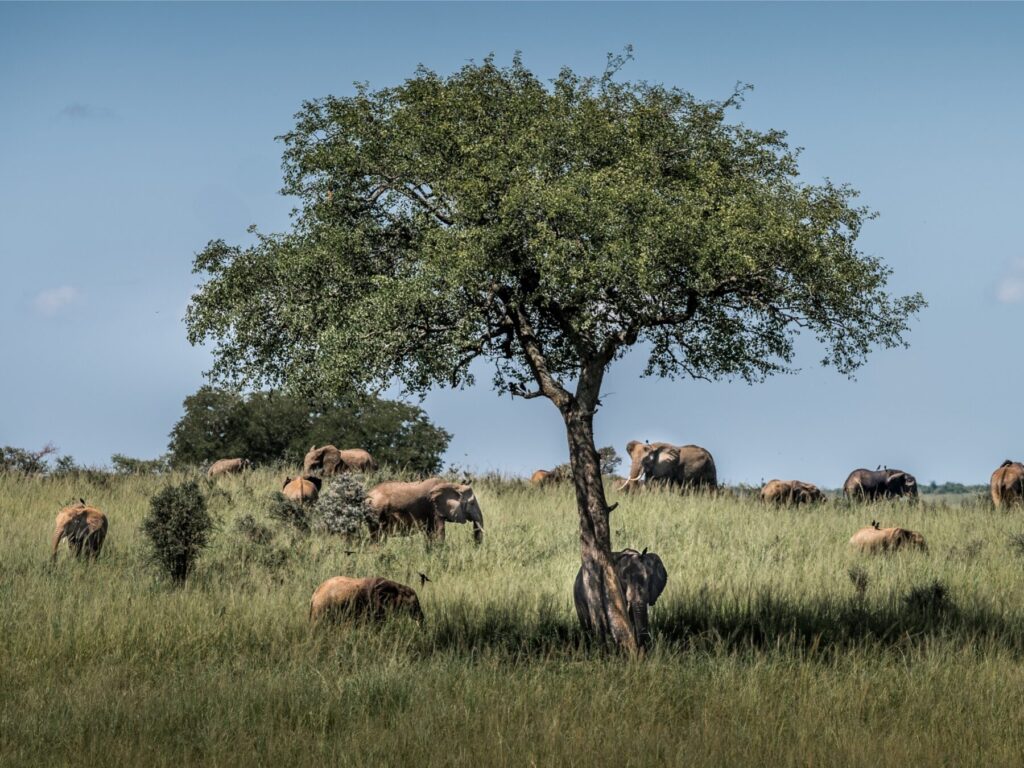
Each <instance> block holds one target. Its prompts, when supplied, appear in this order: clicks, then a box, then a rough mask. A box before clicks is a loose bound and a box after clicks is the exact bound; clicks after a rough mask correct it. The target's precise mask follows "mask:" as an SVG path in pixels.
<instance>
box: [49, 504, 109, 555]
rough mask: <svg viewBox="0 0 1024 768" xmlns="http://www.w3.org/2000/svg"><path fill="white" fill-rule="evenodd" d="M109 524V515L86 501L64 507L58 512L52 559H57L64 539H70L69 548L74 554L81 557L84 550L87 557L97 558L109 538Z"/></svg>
mask: <svg viewBox="0 0 1024 768" xmlns="http://www.w3.org/2000/svg"><path fill="white" fill-rule="evenodd" d="M107 525H108V524H107V516H106V515H105V514H103V513H102V512H100V511H99V510H98V509H96V507H91V506H89V505H88V504H86V503H85V502H84V501H80V502H79V503H78V504H72V505H71V506H69V507H64V509H62V510H61V511H60V512H58V513H57V521H56V524H55V525H54V530H53V542H52V550H53V552H52V557H51V559H52V560H56V559H57V548H58V547H59V546H60V543H61V541H63V540H64V539H67V540H68V549H69V550H70V552H71V554H72V555H73V556H75V557H81V555H82V552H83V551H84V552H85V556H86V558H93V559H95V558H96V557H98V556H99V554H100V550H101V549H103V541H104V539H106V538H107Z"/></svg>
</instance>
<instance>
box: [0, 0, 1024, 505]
mask: <svg viewBox="0 0 1024 768" xmlns="http://www.w3.org/2000/svg"><path fill="white" fill-rule="evenodd" d="M427 28H430V29H432V33H431V35H429V36H425V35H423V34H422V31H423V30H424V29H427ZM1022 36H1024V5H1021V4H984V5H960V4H920V5H919V4H799V3H797V4H717V3H690V4H658V3H655V4H624V3H602V4H599V5H596V4H595V5H587V4H577V3H555V4H544V5H535V4H525V5H520V4H503V3H494V4H461V3H436V4H434V3H432V4H416V3H411V4H405V3H388V4H376V5H371V4H298V5H283V4H273V3H267V4H140V5H134V4H123V5H122V4H109V5H108V4H91V3H82V4H74V5H71V4H68V5H42V4H39V5H36V4H13V3H8V4H0V97H2V98H3V103H5V104H6V105H7V113H6V117H7V119H6V120H5V121H4V122H3V123H2V124H0V139H2V140H0V147H2V149H0V205H2V206H3V210H4V211H5V226H4V227H3V228H0V262H2V264H3V265H4V268H5V275H6V277H7V279H6V280H5V281H4V284H3V286H2V287H0V313H2V314H0V325H2V328H3V332H2V338H3V351H4V355H5V359H6V361H7V363H8V370H7V376H5V377H4V378H3V379H2V380H0V402H3V403H4V407H3V408H2V409H0V445H12V446H16V447H20V448H25V449H30V450H36V449H38V448H40V447H41V446H42V445H43V444H44V443H46V442H53V443H54V444H56V445H57V446H59V448H60V453H62V454H70V455H72V456H74V457H75V459H76V460H77V461H80V462H82V463H84V464H91V465H101V464H104V463H106V462H109V457H110V456H111V455H112V454H114V453H122V454H125V455H129V456H132V457H138V458H154V457H156V456H159V455H161V454H162V453H163V452H164V451H165V450H166V446H167V442H168V433H169V432H170V430H171V427H172V426H173V424H174V422H175V421H176V420H177V419H178V418H180V416H181V414H182V408H181V403H182V401H183V399H184V398H185V397H186V396H188V395H190V394H192V393H193V392H195V391H196V390H197V389H198V388H199V386H201V385H202V384H203V383H204V379H203V376H202V373H203V371H204V370H205V369H207V368H209V367H210V364H211V359H212V358H211V354H210V351H209V350H208V349H205V348H192V347H190V346H189V345H188V343H187V341H186V338H185V328H184V325H183V323H182V317H183V315H184V311H185V307H186V306H187V305H188V301H189V297H190V296H191V294H192V292H193V291H194V290H195V288H196V285H197V276H196V275H193V274H192V273H191V262H192V257H193V255H194V254H195V253H196V252H197V251H199V250H200V249H201V248H202V247H203V246H204V245H205V244H206V242H208V241H209V240H211V239H214V238H223V239H225V240H226V241H227V242H229V243H239V244H245V243H248V242H251V238H252V235H250V234H248V233H247V231H246V229H247V227H248V226H249V225H251V224H255V225H256V226H257V227H258V228H259V230H260V231H261V232H268V233H269V232H280V231H284V230H286V229H287V227H288V225H289V217H288V213H289V210H290V208H291V207H292V206H293V205H294V201H293V200H290V199H287V198H284V197H282V196H280V195H279V194H278V190H279V188H280V186H281V173H280V160H281V152H282V145H281V143H280V142H277V141H275V140H274V137H275V136H279V135H281V134H283V133H285V132H286V131H288V130H289V129H290V128H291V126H292V124H293V115H294V114H295V112H297V111H298V109H299V107H300V106H301V103H302V101H303V100H305V99H311V98H318V97H322V96H325V95H327V94H330V93H333V94H336V95H346V94H349V93H351V92H352V85H351V84H352V83H353V82H355V81H359V82H362V81H366V82H369V83H370V85H371V86H372V87H383V86H388V85H392V84H395V83H397V82H400V81H401V80H402V79H404V78H406V77H409V76H411V75H412V74H413V72H414V70H415V68H416V66H417V65H419V64H421V63H422V64H424V65H426V66H428V67H430V68H432V69H434V70H436V71H438V72H440V73H442V74H445V73H450V72H452V71H454V70H455V69H457V68H458V67H460V66H461V65H462V64H463V63H465V62H466V60H467V59H475V60H480V59H482V58H483V57H485V56H487V55H488V54H490V53H492V52H493V53H494V55H495V57H496V60H497V61H498V62H499V63H501V64H505V63H508V62H510V61H511V59H512V56H513V54H514V52H515V51H517V50H520V51H522V55H523V61H524V63H525V65H526V66H527V67H529V68H531V69H532V70H533V71H535V72H536V73H537V74H538V76H539V77H541V78H543V79H549V78H552V77H554V76H555V75H556V74H557V72H558V70H559V69H560V68H561V67H562V66H570V67H572V68H573V69H575V70H576V71H577V72H580V73H585V74H590V73H599V72H600V71H601V70H602V69H603V67H604V63H605V57H606V54H607V53H609V52H617V51H621V50H622V49H623V47H624V46H625V45H627V44H632V45H633V48H634V52H635V59H634V60H633V61H631V62H629V63H628V64H627V66H626V67H625V68H624V70H623V71H622V73H621V77H622V78H624V79H629V80H649V81H652V82H659V83H665V84H668V85H675V86H679V87H681V88H684V89H686V90H689V91H691V92H693V93H694V94H695V95H697V96H699V97H701V98H721V97H723V96H726V95H728V94H729V93H730V92H731V90H732V88H733V87H734V85H735V83H737V82H750V83H752V84H753V85H754V91H753V92H752V93H750V94H748V96H747V99H746V101H745V103H744V105H743V108H742V110H740V111H739V112H737V113H734V115H733V118H732V119H734V120H736V121H742V122H744V123H746V124H748V125H750V126H752V127H755V128H759V129H766V128H777V129H782V130H785V131H788V132H789V140H790V143H791V145H793V146H802V147H804V148H805V149H804V151H803V154H802V156H801V170H802V175H803V178H804V179H806V180H807V181H810V182H818V181H820V180H822V179H823V178H825V177H828V178H831V179H832V180H834V181H836V182H845V183H849V184H851V185H852V186H853V187H855V188H857V189H859V190H860V191H861V198H860V202H861V203H862V204H864V205H866V206H867V207H869V208H871V209H873V210H877V211H879V212H880V217H879V218H878V220H876V221H872V222H870V223H869V224H868V225H867V226H866V227H865V230H864V232H863V234H862V236H861V238H860V240H859V243H858V244H859V247H860V249H861V250H862V251H864V252H865V253H866V254H870V255H873V256H877V257H879V258H881V259H882V260H883V261H884V262H886V263H887V264H888V265H889V266H891V267H892V269H893V276H892V279H891V282H890V289H891V291H892V292H893V293H896V294H906V293H910V292H913V291H918V290H919V291H921V292H923V293H924V295H925V298H926V299H927V300H928V302H929V307H928V308H927V309H926V310H925V311H924V312H922V313H921V315H920V317H919V318H918V319H916V320H915V321H913V322H912V324H911V330H910V332H909V334H908V335H907V339H908V341H909V343H910V348H909V349H908V350H879V351H875V352H874V353H873V354H872V355H871V356H870V358H869V359H868V362H867V364H866V366H865V367H864V368H863V369H861V370H860V371H859V372H858V373H857V378H856V380H849V379H846V378H845V377H843V376H841V375H839V374H837V373H836V372H835V371H832V370H830V369H823V368H821V367H820V366H818V365H817V360H818V358H819V357H820V353H819V349H818V347H817V344H816V343H815V342H814V340H813V339H802V340H801V341H800V342H799V343H798V348H797V352H798V354H797V358H796V361H795V364H796V366H797V367H799V368H800V369H801V371H800V372H799V373H798V374H796V375H789V376H778V377H775V378H773V379H771V380H769V381H768V382H766V383H764V384H759V385H755V386H747V385H745V384H741V383H738V382H713V383H709V382H704V381H678V382H672V381H663V380H657V379H644V378H642V377H641V375H640V374H641V372H642V368H643V362H644V360H643V357H642V355H641V354H640V353H639V352H638V351H634V352H632V353H631V354H629V355H627V357H626V358H624V359H623V360H620V361H618V362H617V363H616V364H614V365H613V366H612V368H611V370H610V372H609V374H608V376H607V378H606V384H605V391H604V394H603V396H602V401H603V403H604V407H603V408H602V409H601V410H600V411H599V412H598V414H597V417H596V423H595V429H596V439H597V444H598V446H602V445H612V446H614V447H615V449H616V451H617V452H618V453H619V455H620V456H623V459H624V460H625V455H624V446H625V444H626V442H627V441H629V440H631V439H650V440H660V441H666V442H673V443H679V444H687V443H694V444H698V445H702V446H704V447H706V448H707V449H708V450H710V451H711V453H712V454H713V455H714V457H715V460H716V464H717V466H718V470H719V476H720V479H721V480H722V481H724V482H725V483H727V484H739V483H744V484H748V485H755V484H757V483H758V482H759V481H760V480H761V479H762V478H763V479H765V480H767V479H770V478H776V477H777V478H783V479H801V480H806V481H809V482H814V483H816V484H818V485H819V486H821V487H825V488H836V487H841V485H842V482H843V480H844V479H845V477H846V475H847V474H848V473H849V472H850V471H851V470H852V469H854V468H857V467H868V468H872V467H874V466H876V465H878V464H887V465H888V466H898V467H901V468H903V469H906V470H907V471H909V472H912V473H913V474H914V475H916V476H917V478H918V481H919V483H920V484H922V485H925V484H928V483H930V482H932V481H933V480H934V482H936V483H939V484H941V483H945V482H959V483H962V484H964V485H979V484H985V483H987V482H988V478H989V476H990V475H991V473H992V471H993V470H994V469H995V468H996V467H997V466H998V465H999V464H1000V463H1001V462H1002V461H1003V460H1004V459H1007V458H1010V459H1016V460H1022V459H1024V415H1022V414H1021V412H1020V410H1019V409H1016V408H1013V407H1012V404H1015V403H1016V402H1019V397H1020V395H1019V390H1020V385H1019V381H1020V380H1021V379H1022V378H1024V359H1022V356H1021V355H1020V354H1019V353H1018V352H1017V349H1018V348H1019V343H1017V342H1016V340H1015V339H1013V338H1012V337H1008V332H1010V331H1014V330H1018V329H1020V328H1021V327H1024V246H1022V245H1021V244H1020V239H1019V236H1018V234H1017V226H1016V220H1017V218H1018V217H1019V213H1018V208H1019V207H1020V192H1019V179H1020V178H1021V177H1022V176H1024V146H1022V144H1021V142H1020V139H1019V134H1020V128H1021V126H1022V125H1024V105H1022V104H1021V103H1020V100H1019V99H1013V98H1012V97H1011V96H1010V94H1012V93H1014V92H1016V91H1017V90H1019V84H1018V83H1016V79H1015V75H1016V74H1017V73H1019V72H1020V71H1024V50H1022V48H1021V46H1020V42H1019V41H1020V39H1021V37H1022ZM473 370H474V371H475V372H476V373H477V374H478V375H477V378H478V380H479V381H480V382H482V383H481V384H479V385H477V386H476V387H473V388H471V389H468V390H465V391H449V390H444V391H436V392H432V393H431V394H430V395H428V396H427V398H426V399H425V400H424V401H423V402H422V404H421V405H422V407H423V408H424V410H425V411H426V412H427V414H428V416H429V417H430V418H431V420H432V421H433V422H434V423H436V424H438V425H439V426H442V427H444V428H445V429H447V430H448V431H450V432H452V433H453V435H454V438H453V440H452V443H451V445H450V447H449V450H448V452H447V454H446V455H445V459H444V461H445V464H446V465H447V464H457V465H459V466H464V467H467V468H471V469H473V470H474V471H477V472H486V471H501V472H505V473H507V474H510V475H519V476H522V475H527V474H528V473H529V472H531V471H533V470H534V469H538V468H550V467H551V466H554V465H556V464H560V463H563V462H565V461H567V449H566V442H565V435H564V428H563V425H562V423H561V419H560V417H559V415H558V413H557V411H556V410H555V409H554V408H553V407H552V406H551V405H550V404H549V403H546V402H544V401H542V400H534V401H528V402H524V401H522V400H516V401H514V402H513V401H512V400H511V399H510V398H509V397H508V396H507V395H505V396H501V395H499V394H498V393H495V392H493V391H492V390H491V389H490V387H489V386H488V385H487V383H486V382H489V380H490V374H491V371H490V368H489V367H488V366H486V365H485V364H482V363H480V364H477V365H476V366H475V367H474V369H473ZM412 402H418V401H415V400H413V401H412Z"/></svg>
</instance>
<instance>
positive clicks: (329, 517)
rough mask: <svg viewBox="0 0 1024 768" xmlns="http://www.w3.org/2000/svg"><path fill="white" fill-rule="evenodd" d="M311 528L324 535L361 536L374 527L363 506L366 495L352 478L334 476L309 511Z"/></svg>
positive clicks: (361, 486)
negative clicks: (322, 532) (317, 529)
mask: <svg viewBox="0 0 1024 768" xmlns="http://www.w3.org/2000/svg"><path fill="white" fill-rule="evenodd" d="M313 514H314V516H315V524H316V525H317V527H322V528H323V530H325V531H327V533H334V534H339V535H341V536H350V537H356V536H362V535H363V534H365V533H366V532H367V531H370V530H372V529H373V528H374V527H375V526H376V519H375V518H374V517H373V516H372V514H371V513H370V510H369V508H368V507H367V506H366V491H365V489H364V488H363V484H362V483H361V482H360V481H359V480H358V479H357V477H356V476H353V475H338V476H337V477H335V478H334V479H333V480H332V481H331V483H330V485H328V486H327V488H326V489H325V490H323V491H321V493H320V498H319V499H318V500H317V502H316V505H315V507H314V509H313Z"/></svg>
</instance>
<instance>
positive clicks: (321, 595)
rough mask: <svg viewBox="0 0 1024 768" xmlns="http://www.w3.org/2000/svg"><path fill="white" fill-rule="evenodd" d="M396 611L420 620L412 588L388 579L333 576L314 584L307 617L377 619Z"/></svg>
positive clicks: (314, 618) (318, 618)
mask: <svg viewBox="0 0 1024 768" xmlns="http://www.w3.org/2000/svg"><path fill="white" fill-rule="evenodd" d="M396 613H404V614H407V615H409V616H411V617H412V618H413V619H415V620H416V621H423V611H422V610H421V609H420V601H419V598H418V597H416V592H415V591H413V589H412V587H407V586H405V585H404V584H399V583H398V582H397V581H391V580H390V579H381V578H372V579H351V578H349V577H348V576H335V577H334V578H333V579H328V580H327V581H325V582H324V583H323V584H321V585H320V586H319V587H317V588H316V592H314V593H313V597H312V598H311V599H310V601H309V619H310V621H313V622H318V621H320V620H322V619H330V618H355V619H369V620H371V621H375V622H380V621H383V620H384V619H386V618H387V617H388V615H389V614H396Z"/></svg>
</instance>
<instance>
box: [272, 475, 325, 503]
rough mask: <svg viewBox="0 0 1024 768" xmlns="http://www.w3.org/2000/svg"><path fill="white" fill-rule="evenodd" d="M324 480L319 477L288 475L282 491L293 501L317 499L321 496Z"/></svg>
mask: <svg viewBox="0 0 1024 768" xmlns="http://www.w3.org/2000/svg"><path fill="white" fill-rule="evenodd" d="M322 482H323V481H322V480H321V479H320V478H319V477H294V478H292V477H286V478H285V481H284V485H282V486H281V493H282V494H283V495H284V497H285V498H286V499H291V500H292V501H310V502H312V501H316V500H317V499H318V498H320V486H321V484H322Z"/></svg>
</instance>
